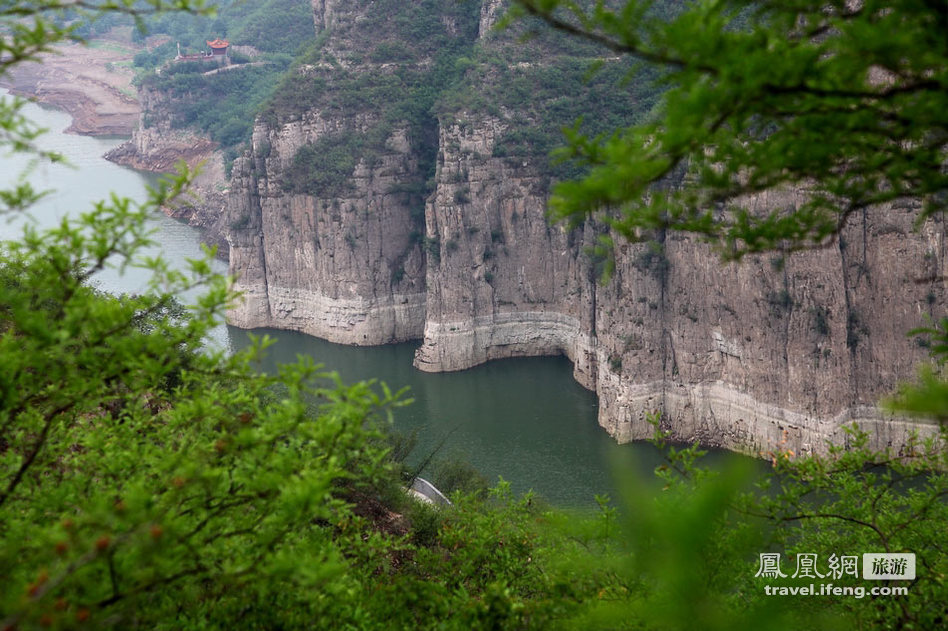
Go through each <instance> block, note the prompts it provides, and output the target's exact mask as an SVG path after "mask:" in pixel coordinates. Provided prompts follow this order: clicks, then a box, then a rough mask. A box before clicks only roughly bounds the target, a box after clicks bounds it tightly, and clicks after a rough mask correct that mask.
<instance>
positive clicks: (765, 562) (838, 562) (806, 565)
mask: <svg viewBox="0 0 948 631" xmlns="http://www.w3.org/2000/svg"><path fill="white" fill-rule="evenodd" d="M860 561H861V562H862V578H863V579H866V580H878V581H882V580H904V581H911V580H914V579H915V553H914V552H879V553H865V554H863V555H861V557H860V556H859V555H837V554H831V555H829V557H827V559H826V561H825V563H820V560H819V555H818V554H815V553H808V552H801V553H799V554H797V555H796V562H795V564H794V565H795V567H794V571H793V573H792V574H788V573H786V572H784V571H783V569H782V567H781V553H779V552H761V553H760V560H759V565H758V567H757V573H756V574H755V575H754V576H756V577H758V578H833V579H837V580H838V579H841V578H844V577H847V576H851V577H853V578H859V576H860V573H859V563H860Z"/></svg>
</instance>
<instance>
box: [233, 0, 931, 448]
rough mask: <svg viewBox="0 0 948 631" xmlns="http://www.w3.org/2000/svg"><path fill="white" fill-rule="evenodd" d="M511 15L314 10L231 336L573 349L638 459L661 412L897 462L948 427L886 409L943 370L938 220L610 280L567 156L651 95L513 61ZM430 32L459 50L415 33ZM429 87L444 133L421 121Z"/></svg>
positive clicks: (252, 176)
mask: <svg viewBox="0 0 948 631" xmlns="http://www.w3.org/2000/svg"><path fill="white" fill-rule="evenodd" d="M501 5H502V3H501V2H498V1H497V0H485V2H483V3H482V5H481V7H480V12H479V13H476V14H473V15H471V14H464V13H458V12H456V13H453V14H450V15H442V16H438V15H436V16H435V17H436V18H437V19H436V20H434V21H433V22H432V21H429V23H426V24H424V25H418V24H414V23H413V22H412V17H411V15H419V14H421V13H424V11H417V10H416V11H414V12H406V11H407V10H406V9H403V8H401V7H403V6H404V5H401V4H399V3H396V2H394V0H391V1H387V2H375V3H367V2H355V3H350V4H346V5H343V4H341V3H336V2H331V1H330V0H316V1H315V2H314V12H315V20H314V21H315V24H316V25H317V29H318V31H319V32H320V34H321V35H322V41H324V42H325V44H324V46H323V48H322V49H320V50H319V51H318V54H316V55H314V56H313V57H312V58H311V59H309V60H307V63H305V64H303V65H302V66H301V67H300V68H299V70H298V71H297V73H296V75H295V76H294V79H293V81H292V82H291V83H290V84H289V85H287V86H284V88H283V90H282V91H281V92H280V93H278V94H277V97H276V99H275V101H274V106H273V107H272V108H271V109H270V110H269V111H268V112H266V113H265V114H264V115H263V116H261V117H260V118H259V119H258V121H257V125H256V127H255V130H254V135H253V148H252V151H251V152H250V153H249V154H248V155H247V156H245V157H244V158H241V159H239V160H238V161H237V162H236V164H235V168H234V174H235V175H234V182H233V186H232V188H231V197H230V201H229V208H228V213H227V224H228V227H227V235H228V240H229V241H230V244H231V259H230V260H231V271H232V272H233V273H234V274H236V275H237V276H238V279H239V281H238V282H239V288H240V289H242V290H243V291H244V292H245V295H246V300H245V301H244V302H243V304H241V305H240V306H238V307H237V308H236V309H235V310H234V311H232V312H231V314H230V320H231V322H232V323H234V324H237V325H239V326H244V327H256V326H273V327H279V328H288V329H295V330H300V331H304V332H307V333H311V334H314V335H318V336H320V337H325V338H327V339H329V340H332V341H337V342H344V343H353V344H380V343H386V342H390V341H398V340H407V339H416V338H422V342H421V346H420V347H419V349H418V351H417V354H416V358H415V365H416V366H417V367H418V368H420V369H422V370H429V371H444V370H461V369H464V368H468V367H471V366H474V365H476V364H479V363H482V362H485V361H488V360H491V359H496V358H503V357H512V356H519V355H544V354H565V355H566V356H568V357H570V358H571V359H572V361H573V363H574V372H575V375H576V378H577V379H578V380H579V381H580V383H582V384H583V385H585V386H586V387H588V388H591V389H594V390H595V391H596V392H597V393H598V395H599V401H600V407H599V422H600V424H601V425H602V426H603V427H604V428H605V429H606V430H607V431H608V432H609V433H610V434H612V435H613V436H615V437H616V438H617V439H618V440H620V441H626V440H632V439H637V438H644V437H646V436H649V435H650V434H651V432H652V427H651V426H650V425H649V424H648V423H647V422H646V421H645V418H646V414H647V413H649V412H652V411H662V412H663V413H664V416H663V423H664V424H665V425H666V426H667V428H668V429H670V430H671V431H672V434H673V436H674V437H675V438H678V439H681V440H694V439H699V440H701V441H702V442H704V443H705V444H709V445H718V446H723V447H727V448H731V449H738V450H743V451H748V452H751V453H761V452H766V451H768V450H771V449H774V448H776V447H782V448H789V449H793V450H794V451H796V452H809V451H823V450H825V441H826V440H831V441H833V442H836V443H845V442H846V441H847V440H848V437H847V435H846V433H845V432H844V430H843V426H844V425H845V424H847V423H848V422H850V421H853V420H856V421H859V422H860V423H861V424H863V425H864V426H867V427H869V428H871V429H872V430H873V442H872V444H873V446H877V447H878V446H892V447H894V448H895V449H899V448H900V447H902V446H903V445H904V444H905V442H906V440H907V436H908V433H909V431H910V430H912V429H919V430H920V431H921V432H922V433H923V434H925V433H928V432H931V431H932V429H933V428H932V426H928V425H925V424H918V423H909V422H906V421H904V420H900V419H886V418H883V416H882V414H881V413H880V412H879V411H878V409H877V407H876V403H877V401H878V400H879V398H880V397H881V396H883V395H885V394H886V393H888V392H890V391H891V390H892V389H893V387H894V386H895V385H896V384H897V381H898V380H899V379H906V378H909V377H910V376H911V375H912V373H913V370H914V366H915V365H917V364H918V363H919V362H922V361H924V360H925V357H926V349H925V348H923V346H922V345H921V344H919V343H918V342H917V341H916V340H913V339H910V338H908V337H907V336H906V334H905V332H906V331H908V330H910V329H911V328H913V327H916V326H918V325H920V324H922V323H923V322H924V316H925V315H926V314H932V313H935V312H936V311H938V310H943V306H944V304H945V288H944V285H943V283H942V282H940V281H938V282H923V283H918V282H915V280H916V279H919V278H922V277H929V276H930V277H932V278H944V277H945V269H944V267H945V254H946V253H945V226H944V223H943V222H942V221H941V220H938V221H934V220H933V221H931V222H929V223H928V224H926V225H925V226H924V227H923V229H922V230H921V232H914V231H913V229H912V222H913V219H914V217H915V211H914V209H913V208H910V207H904V206H893V207H889V208H882V209H874V210H872V211H867V212H866V213H864V214H863V215H861V216H859V217H854V218H852V220H851V221H850V224H849V225H848V226H847V228H846V230H845V231H844V234H843V237H842V239H840V241H839V242H838V243H836V244H835V245H834V246H833V247H830V248H826V249H824V250H819V251H814V252H809V253H801V254H796V255H794V256H791V257H788V258H787V259H780V258H777V257H770V256H762V257H757V258H751V259H748V260H746V261H745V262H743V263H742V264H740V265H727V266H724V265H722V264H721V263H720V260H719V258H718V257H717V255H716V254H715V253H714V252H713V251H712V250H711V248H710V247H709V246H708V245H707V244H704V243H701V242H698V241H696V240H694V239H693V238H691V237H688V236H686V235H684V236H683V235H664V234H654V235H648V238H647V239H646V240H645V242H642V243H634V244H633V243H622V242H620V243H619V244H618V245H617V246H616V247H615V249H614V252H613V253H612V254H613V256H614V259H615V272H614V274H613V276H612V278H611V280H610V281H609V282H608V283H605V284H602V283H601V282H600V272H601V271H602V265H603V260H602V259H601V256H600V255H599V254H596V253H595V252H594V250H593V247H592V246H593V245H595V244H596V243H597V242H598V236H599V235H600V234H601V233H602V228H600V227H598V226H597V225H595V224H594V223H592V222H588V223H587V224H585V225H583V226H579V227H576V228H572V229H568V228H566V227H563V226H551V225H550V224H549V223H548V221H547V219H546V217H545V212H544V209H545V205H546V200H547V198H548V195H549V190H550V184H551V181H552V180H553V179H554V178H555V177H568V176H570V175H571V174H572V173H571V172H570V171H569V169H570V168H571V167H570V166H569V165H555V164H551V163H550V162H549V160H548V158H547V152H548V149H549V148H550V143H551V139H555V138H556V137H557V135H558V133H559V132H558V130H557V126H558V124H559V123H560V122H568V121H569V120H571V117H572V116H573V115H574V114H575V113H576V110H577V109H579V110H583V109H589V110H590V111H594V112H595V113H596V116H595V118H596V119H597V121H599V122H600V123H601V125H602V126H603V127H604V128H608V127H609V126H614V125H615V124H617V123H621V121H627V120H630V119H632V118H634V117H635V116H636V115H637V114H638V113H639V112H641V111H643V110H645V109H647V108H648V106H649V104H650V103H651V102H652V101H651V99H654V95H653V94H651V93H650V92H649V91H648V90H647V89H646V88H645V87H644V86H646V85H647V82H646V81H644V80H643V82H642V85H643V88H642V89H641V90H639V88H638V86H637V85H633V86H632V87H631V88H630V90H629V91H628V92H629V94H631V100H630V102H629V103H616V101H615V99H612V98H610V97H611V95H612V92H610V91H609V89H608V85H609V81H610V79H609V76H608V75H609V73H610V72H611V73H613V75H614V76H615V75H622V74H624V73H625V71H626V69H625V68H624V67H622V66H621V65H620V62H610V63H609V64H607V67H606V68H605V69H604V70H603V71H602V72H603V73H604V74H605V75H607V76H606V77H605V78H604V79H602V82H601V84H598V85H597V84H596V83H595V82H593V83H592V84H587V85H586V86H585V87H584V88H583V90H582V92H581V93H580V91H579V90H578V89H575V90H574V91H569V90H568V89H564V86H565V85H567V84H569V83H570V82H571V81H573V79H576V78H578V77H581V76H582V74H583V73H584V72H585V67H586V61H584V59H583V55H584V54H586V51H585V49H583V48H582V47H581V46H578V47H577V46H573V47H572V48H569V47H565V48H562V47H561V48H555V49H554V48H550V47H549V44H548V43H544V42H542V41H541V42H539V43H535V44H532V45H531V46H527V47H515V46H514V45H513V44H512V37H510V36H504V35H497V34H495V33H493V32H492V31H491V30H490V26H491V24H492V23H493V21H494V20H496V18H497V15H498V9H499V7H500V6H501ZM414 8H415V9H417V7H414ZM429 17H430V16H429ZM433 23H437V24H440V25H441V26H440V27H437V29H436V30H437V31H438V33H439V35H438V38H440V39H438V38H436V39H437V41H438V44H437V46H444V47H446V49H447V50H450V51H451V55H447V54H437V51H436V50H435V48H436V46H435V45H434V44H431V45H428V46H427V47H426V45H425V44H424V43H419V41H420V40H419V39H418V38H417V36H414V35H413V33H415V31H414V30H413V28H415V29H416V30H418V29H421V30H418V32H423V30H424V29H428V30H429V31H430V30H431V29H432V28H433V27H432V24H433ZM421 26H423V29H422V28H421ZM425 41H430V40H425ZM475 42H476V43H475ZM441 52H442V53H443V52H444V49H442V51H441ZM452 55H453V57H452ZM586 60H587V61H588V57H587V59H586ZM446 62H449V63H446ZM446 68H450V69H451V71H450V72H449V71H447V70H445V69H446ZM452 72H453V74H452ZM576 85H580V84H579V83H576ZM432 90H441V91H442V94H441V96H440V97H439V98H438V106H437V108H436V111H437V119H434V118H431V117H430V116H426V114H427V111H425V112H421V113H419V111H417V110H415V111H412V110H411V108H410V107H409V105H410V103H412V102H414V100H416V99H417V98H418V95H419V94H428V93H429V92H430V91H432ZM580 94H582V96H580ZM406 95H408V98H406ZM803 194H805V193H804V192H789V193H788V192H783V193H778V192H774V193H769V194H764V195H761V196H760V197H759V198H757V199H755V200H753V202H754V203H755V204H758V205H759V206H760V208H762V209H764V208H774V207H777V206H778V205H779V206H788V205H793V204H794V203H795V202H796V201H798V200H799V199H800V196H801V195H803ZM422 211H423V212H422Z"/></svg>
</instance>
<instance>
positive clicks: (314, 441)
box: [0, 5, 948, 631]
mask: <svg viewBox="0 0 948 631" xmlns="http://www.w3.org/2000/svg"><path fill="white" fill-rule="evenodd" d="M821 6H822V5H821ZM185 8H187V7H185ZM33 17H34V18H35V19H36V20H37V21H38V25H39V26H38V28H36V29H25V28H24V29H16V28H14V29H12V31H11V41H12V43H13V45H14V49H15V50H17V51H19V52H20V54H21V55H23V56H25V57H29V56H30V55H32V54H35V53H36V52H38V51H41V50H43V49H44V47H46V46H48V45H49V44H50V43H52V42H55V41H63V40H64V39H68V38H69V37H70V33H69V31H68V29H63V28H62V27H57V26H56V25H54V24H47V23H46V22H45V21H44V18H43V16H42V15H34V16H33ZM399 54H401V53H399ZM18 60H19V58H16V59H14V60H12V61H9V63H18ZM7 67H8V65H5V66H0V72H4V71H5V70H6V68H7ZM184 74H187V73H184ZM21 107H22V101H13V102H12V103H11V104H10V105H5V106H4V107H3V108H0V130H2V133H0V147H2V148H3V149H4V150H6V149H10V150H18V151H27V152H31V153H37V152H36V150H35V149H34V148H33V142H34V140H35V137H36V134H37V131H36V130H35V128H34V127H33V126H32V125H31V124H30V123H29V121H27V120H25V119H24V118H23V117H22V115H20V113H19V112H20V108H21ZM41 157H42V158H43V159H47V158H55V156H48V155H42V156H41ZM187 180H188V174H187V173H182V174H181V175H179V177H178V178H176V179H175V180H174V181H173V182H172V183H171V184H166V185H165V186H164V187H162V188H161V189H160V190H159V191H157V192H155V193H154V194H153V195H152V196H151V198H150V199H149V200H147V201H146V202H145V203H143V204H141V205H136V204H133V203H131V202H129V201H127V200H121V199H116V198H112V199H111V200H109V201H107V202H102V203H100V204H98V205H96V206H95V207H94V208H93V209H91V210H89V211H88V212H86V213H85V214H83V215H81V216H79V217H78V218H74V219H65V220H63V221H62V222H61V223H60V224H59V225H58V226H56V227H55V228H53V229H50V230H46V231H39V230H37V229H35V228H33V227H32V226H31V225H30V224H27V225H26V227H25V229H24V232H23V236H22V237H21V238H20V239H18V240H17V241H12V242H4V243H2V244H0V366H2V368H3V369H2V370H0V576H2V577H3V585H2V587H3V589H0V629H14V628H15V629H20V630H33V629H46V628H55V629H135V628H142V629H184V630H191V629H193V630H198V629H200V630H204V631H207V630H217V629H261V628H267V629H285V630H296V629H300V630H302V629H327V630H329V629H331V630H336V629H360V630H374V629H378V630H383V629H384V630H388V629H393V628H394V629H432V630H435V629H437V630H439V631H452V630H458V631H460V630H464V631H468V630H472V629H474V630H480V629H483V630H485V631H486V630H508V629H509V630H514V629H537V630H547V629H575V630H583V631H586V630H593V629H616V628H623V629H625V628H632V629H647V630H655V631H675V630H678V629H681V630H685V629H701V630H702V631H705V630H706V631H714V630H716V629H722V630H723V629H728V630H730V629H735V628H737V629H756V630H759V631H767V630H777V629H841V630H847V631H848V630H849V629H853V628H859V629H917V630H922V629H938V628H942V627H944V625H945V622H946V620H948V578H946V577H948V555H946V553H945V550H944V527H945V523H948V501H946V498H948V451H946V449H945V445H944V442H943V441H937V440H930V441H925V442H922V441H917V442H915V443H913V444H910V445H909V446H908V448H907V449H906V450H905V451H904V452H903V453H902V454H898V455H895V454H887V453H876V452H872V451H869V450H867V449H866V448H865V445H866V436H865V435H863V434H860V433H859V432H858V431H852V432H851V434H850V444H849V445H848V448H847V449H837V450H835V451H834V453H833V454H831V457H828V458H824V457H806V458H799V459H796V458H794V457H793V455H792V454H790V453H787V452H785V451H779V450H778V451H775V452H774V453H773V454H771V455H772V459H773V465H774V472H773V474H770V475H765V476H763V478H762V479H759V480H758V484H757V485H756V486H755V485H753V484H752V482H753V478H752V477H751V475H750V474H749V472H748V471H746V470H742V469H741V467H740V466H739V465H732V466H722V467H721V468H720V469H719V470H718V471H717V472H711V471H708V470H705V469H703V468H701V467H700V466H698V465H697V464H696V463H697V458H698V456H699V454H700V450H698V449H697V448H696V447H691V448H685V449H678V448H675V447H673V446H670V445H667V444H664V437H663V436H662V435H661V434H660V433H659V434H658V436H657V438H656V440H657V442H658V443H659V444H660V445H662V446H663V447H664V448H665V450H666V453H667V454H668V457H669V464H668V465H667V466H665V467H661V468H659V469H658V470H657V472H656V474H657V477H656V480H655V484H647V483H636V482H635V478H634V476H632V475H625V476H624V479H625V480H626V482H627V489H626V492H625V495H624V497H623V498H622V499H621V500H620V501H622V502H623V503H624V504H625V505H626V506H627V510H625V511H624V513H622V514H620V513H619V512H618V511H617V510H616V509H615V508H614V507H613V506H612V505H611V504H610V502H608V501H607V500H606V499H604V498H601V499H600V509H599V511H598V512H597V513H596V514H593V515H574V514H563V513H560V512H558V511H555V510H549V509H545V508H542V507H540V506H538V503H537V502H535V501H534V500H533V498H531V497H530V496H527V497H523V498H514V497H512V496H511V495H510V493H509V489H508V487H507V485H506V484H504V483H500V484H499V485H498V486H497V488H496V489H494V490H493V491H492V492H491V493H490V494H489V495H487V496H484V495H483V494H480V493H475V494H472V495H461V494H458V495H455V496H454V506H453V507H451V508H445V509H441V510H435V509H431V508H428V507H426V506H425V505H422V504H416V503H413V502H412V501H410V500H409V499H407V498H406V497H405V496H404V495H403V494H402V492H401V490H400V489H399V485H400V483H401V482H402V480H401V479H399V477H398V467H397V464H396V463H395V462H393V460H396V458H394V456H395V454H394V449H393V448H392V446H391V444H390V443H389V442H387V441H386V439H385V437H384V435H383V431H381V430H382V429H383V428H384V426H385V424H386V423H387V422H388V413H389V411H390V410H391V409H392V408H393V407H394V406H397V405H401V404H403V403H407V401H404V400H403V399H404V396H400V395H398V394H392V393H391V392H389V391H388V390H387V389H386V388H384V386H381V385H379V384H373V383H357V384H352V385H346V384H343V383H341V382H340V381H339V380H338V378H337V377H336V376H335V375H332V374H331V373H325V372H324V371H322V370H320V369H318V368H317V367H315V366H313V365H312V363H311V362H309V361H307V360H305V359H300V360H298V361H297V362H296V363H295V364H292V365H285V366H283V367H282V368H281V370H280V372H279V374H278V375H273V376H266V375H261V374H259V373H257V372H255V371H254V370H253V369H252V367H251V366H252V362H253V360H254V358H255V357H257V356H258V355H259V353H260V352H262V351H263V347H265V346H266V341H265V340H260V341H258V343H257V344H255V345H254V346H253V348H252V349H250V350H249V351H247V352H244V353H238V354H236V355H232V356H227V355H224V354H222V353H215V352H212V351H210V350H208V349H207V348H206V346H205V339H206V335H207V333H208V332H209V330H210V329H211V328H212V327H214V326H215V325H217V324H218V323H219V322H220V321H221V318H222V316H223V311H224V309H225V308H226V306H227V304H228V303H229V302H230V301H232V300H234V299H235V298H236V297H235V296H234V295H233V294H232V293H231V291H230V290H229V289H228V287H227V284H226V283H227V281H226V279H223V278H220V277H216V276H214V275H213V274H212V273H211V272H210V266H209V264H208V261H206V260H198V261H193V262H191V264H190V269H189V270H187V272H186V273H185V272H181V271H175V270H169V269H168V268H167V264H166V263H164V262H163V261H162V260H161V259H149V258H145V257H144V255H143V254H142V248H143V247H145V246H146V245H147V244H148V242H149V239H148V228H147V224H146V219H147V217H148V214H149V213H150V212H154V211H155V210H156V209H157V207H158V206H159V205H161V204H169V203H173V202H174V199H175V198H176V197H177V196H178V195H180V194H181V193H182V192H183V189H184V188H185V186H186V184H187ZM37 196H38V193H37V191H34V190H33V189H32V188H31V187H30V186H28V185H26V184H23V185H21V186H20V187H18V188H17V189H15V190H11V191H3V192H2V194H0V216H3V217H6V216H9V215H12V214H14V213H19V212H21V211H22V210H23V209H27V208H29V207H30V205H31V204H32V203H33V202H34V201H35V200H36V199H37ZM210 254H211V253H208V255H209V256H210ZM124 264H132V265H142V266H145V267H147V268H149V269H151V270H152V272H153V274H154V276H153V279H152V281H151V282H150V283H149V284H148V285H147V287H145V288H143V290H142V292H141V293H140V294H139V295H136V296H109V295H105V294H102V293H101V292H98V291H96V290H94V289H93V288H92V287H90V283H89V281H90V279H91V278H92V277H93V276H94V274H95V273H96V272H97V271H98V270H99V269H101V268H103V267H105V266H109V265H124ZM196 285H198V286H203V287H204V288H205V289H206V293H205V295H204V296H203V297H202V298H200V299H199V300H198V301H197V303H196V304H194V305H190V306H188V307H186V308H184V309H182V308H180V306H179V305H178V304H177V303H176V300H175V297H176V296H177V295H180V294H182V293H183V292H184V291H185V290H186V289H187V288H190V287H193V286H196ZM922 335H924V336H925V338H926V339H930V340H931V341H930V342H929V344H930V347H931V348H932V351H933V353H934V360H935V361H934V362H933V367H932V368H931V370H930V371H929V372H928V375H929V377H931V379H932V380H933V381H934V383H935V384H936V385H941V384H943V382H942V381H941V379H940V375H941V374H943V373H942V371H943V370H944V362H945V359H946V357H948V330H946V323H945V322H942V323H941V324H939V325H938V326H934V327H933V329H932V330H931V331H927V332H922ZM936 392H937V391H936ZM941 392H942V393H943V390H941ZM926 394H927V393H926V392H925V391H924V390H914V391H912V392H911V393H910V395H911V396H907V397H906V399H905V400H904V401H903V403H905V404H906V405H912V404H913V402H914V404H915V405H918V406H919V407H917V408H912V409H915V410H916V411H918V412H924V413H926V414H928V415H931V416H935V417H936V418H944V416H945V406H944V403H945V401H946V399H944V398H943V396H942V397H941V398H926ZM913 396H914V397H918V398H917V399H913V398H912V397H913ZM923 405H929V407H928V408H924V409H923V408H922V407H921V406H923ZM655 420H656V422H658V420H659V419H655ZM942 438H943V439H944V438H946V436H945V434H944V432H943V433H942ZM620 473H622V472H620ZM882 551H886V552H913V553H915V554H916V556H917V560H918V566H917V574H918V576H917V578H916V579H915V580H914V581H889V582H886V581H878V582H875V583H876V584H869V585H867V584H866V583H867V581H862V580H861V579H860V578H859V577H855V578H854V577H851V576H841V577H839V578H836V577H834V578H833V579H825V580H823V581H819V580H817V579H815V578H813V577H811V576H808V575H807V574H806V573H805V572H804V573H803V574H802V575H800V576H797V577H792V576H786V577H782V578H774V579H773V580H769V579H766V578H764V577H759V576H756V575H755V572H756V573H760V571H761V569H762V568H763V558H762V557H761V555H762V554H763V553H780V554H782V555H783V563H784V565H783V566H782V568H783V569H782V572H783V573H786V574H787V575H789V574H791V572H793V569H794V566H796V568H797V570H798V572H797V573H798V574H800V572H799V569H800V568H804V569H805V568H807V567H808V566H807V565H806V564H805V563H804V562H803V560H804V559H807V558H812V557H808V556H806V555H816V559H817V561H816V563H817V565H816V566H814V567H813V568H811V569H813V570H815V571H818V572H820V573H821V574H825V573H827V570H828V569H829V566H828V561H829V559H831V558H832V557H833V556H834V555H837V556H841V555H847V556H849V555H861V554H862V553H866V552H882ZM830 582H832V583H833V584H834V585H835V586H836V587H839V588H844V587H850V588H853V590H854V592H853V595H852V596H846V595H841V594H836V595H833V594H830V595H826V596H808V597H802V596H800V597H790V596H787V597H773V596H768V595H766V593H765V592H764V586H784V587H788V588H789V587H794V588H797V589H799V588H800V587H808V586H809V585H810V584H811V583H816V584H817V585H819V584H823V583H830ZM902 586H907V587H908V590H909V591H908V594H907V595H904V596H892V595H890V596H882V595H877V594H869V593H868V592H866V593H864V594H863V595H862V597H860V596H859V593H858V592H856V591H855V589H857V588H859V587H862V588H864V589H866V588H869V587H884V588H890V587H902Z"/></svg>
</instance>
